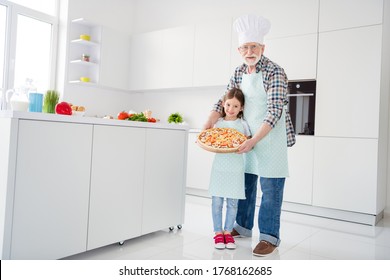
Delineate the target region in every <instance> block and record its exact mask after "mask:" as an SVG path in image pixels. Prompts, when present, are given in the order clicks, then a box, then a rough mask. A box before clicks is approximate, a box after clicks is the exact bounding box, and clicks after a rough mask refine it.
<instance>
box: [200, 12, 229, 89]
mask: <svg viewBox="0 0 390 280" xmlns="http://www.w3.org/2000/svg"><path fill="white" fill-rule="evenodd" d="M231 27H232V21H231V19H225V20H219V21H213V22H212V23H211V22H204V23H199V24H196V26H195V50H194V78H193V86H195V87H198V86H216V85H226V84H227V83H228V82H229V79H230V74H231V72H232V69H231V68H230V59H229V58H230V42H231Z"/></svg>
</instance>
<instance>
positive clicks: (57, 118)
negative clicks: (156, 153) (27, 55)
mask: <svg viewBox="0 0 390 280" xmlns="http://www.w3.org/2000/svg"><path fill="white" fill-rule="evenodd" d="M0 118H14V119H23V120H37V121H50V122H67V123H80V124H99V125H112V126H128V127H145V128H160V129H177V130H189V126H188V125H184V124H170V123H165V122H156V123H151V122H138V121H126V120H117V119H103V118H96V117H81V116H75V115H71V116H68V115H58V114H47V113H35V112H20V111H11V110H7V111H0Z"/></svg>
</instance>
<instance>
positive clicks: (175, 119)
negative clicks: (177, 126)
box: [168, 113, 183, 123]
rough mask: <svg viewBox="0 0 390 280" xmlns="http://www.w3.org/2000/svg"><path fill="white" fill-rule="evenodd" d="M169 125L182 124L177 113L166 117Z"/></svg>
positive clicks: (181, 118) (180, 117) (181, 119)
mask: <svg viewBox="0 0 390 280" xmlns="http://www.w3.org/2000/svg"><path fill="white" fill-rule="evenodd" d="M168 122H169V123H182V122H183V117H182V116H181V115H180V114H179V113H173V114H171V115H170V116H169V117H168Z"/></svg>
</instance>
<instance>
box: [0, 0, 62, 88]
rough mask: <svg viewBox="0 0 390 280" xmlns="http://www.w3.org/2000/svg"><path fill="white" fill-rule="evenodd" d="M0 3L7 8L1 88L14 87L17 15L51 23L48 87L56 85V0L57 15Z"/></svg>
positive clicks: (3, 0) (57, 19) (10, 3)
mask: <svg viewBox="0 0 390 280" xmlns="http://www.w3.org/2000/svg"><path fill="white" fill-rule="evenodd" d="M0 5H3V6H5V7H6V8H7V11H6V17H7V18H6V24H5V26H6V30H5V34H6V35H5V48H4V50H5V51H4V76H3V77H0V78H1V79H3V90H7V89H10V88H14V87H15V85H14V78H15V58H16V37H17V33H16V32H17V24H18V23H17V19H18V15H23V16H26V17H30V18H33V19H36V20H40V21H42V22H45V23H48V24H51V26H52V29H51V50H50V69H49V76H50V77H49V88H55V86H56V67H57V49H58V24H59V23H58V22H59V16H58V15H59V11H58V9H59V2H58V0H57V5H56V11H57V16H52V15H48V14H45V13H42V12H39V11H36V10H33V9H30V8H27V7H24V6H21V5H18V4H15V3H13V2H10V1H7V0H0Z"/></svg>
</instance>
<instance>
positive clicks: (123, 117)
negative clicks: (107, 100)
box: [117, 111, 129, 120]
mask: <svg viewBox="0 0 390 280" xmlns="http://www.w3.org/2000/svg"><path fill="white" fill-rule="evenodd" d="M117 117H118V120H126V119H128V118H129V114H128V113H126V112H125V111H122V112H119V113H118V116H117Z"/></svg>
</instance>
